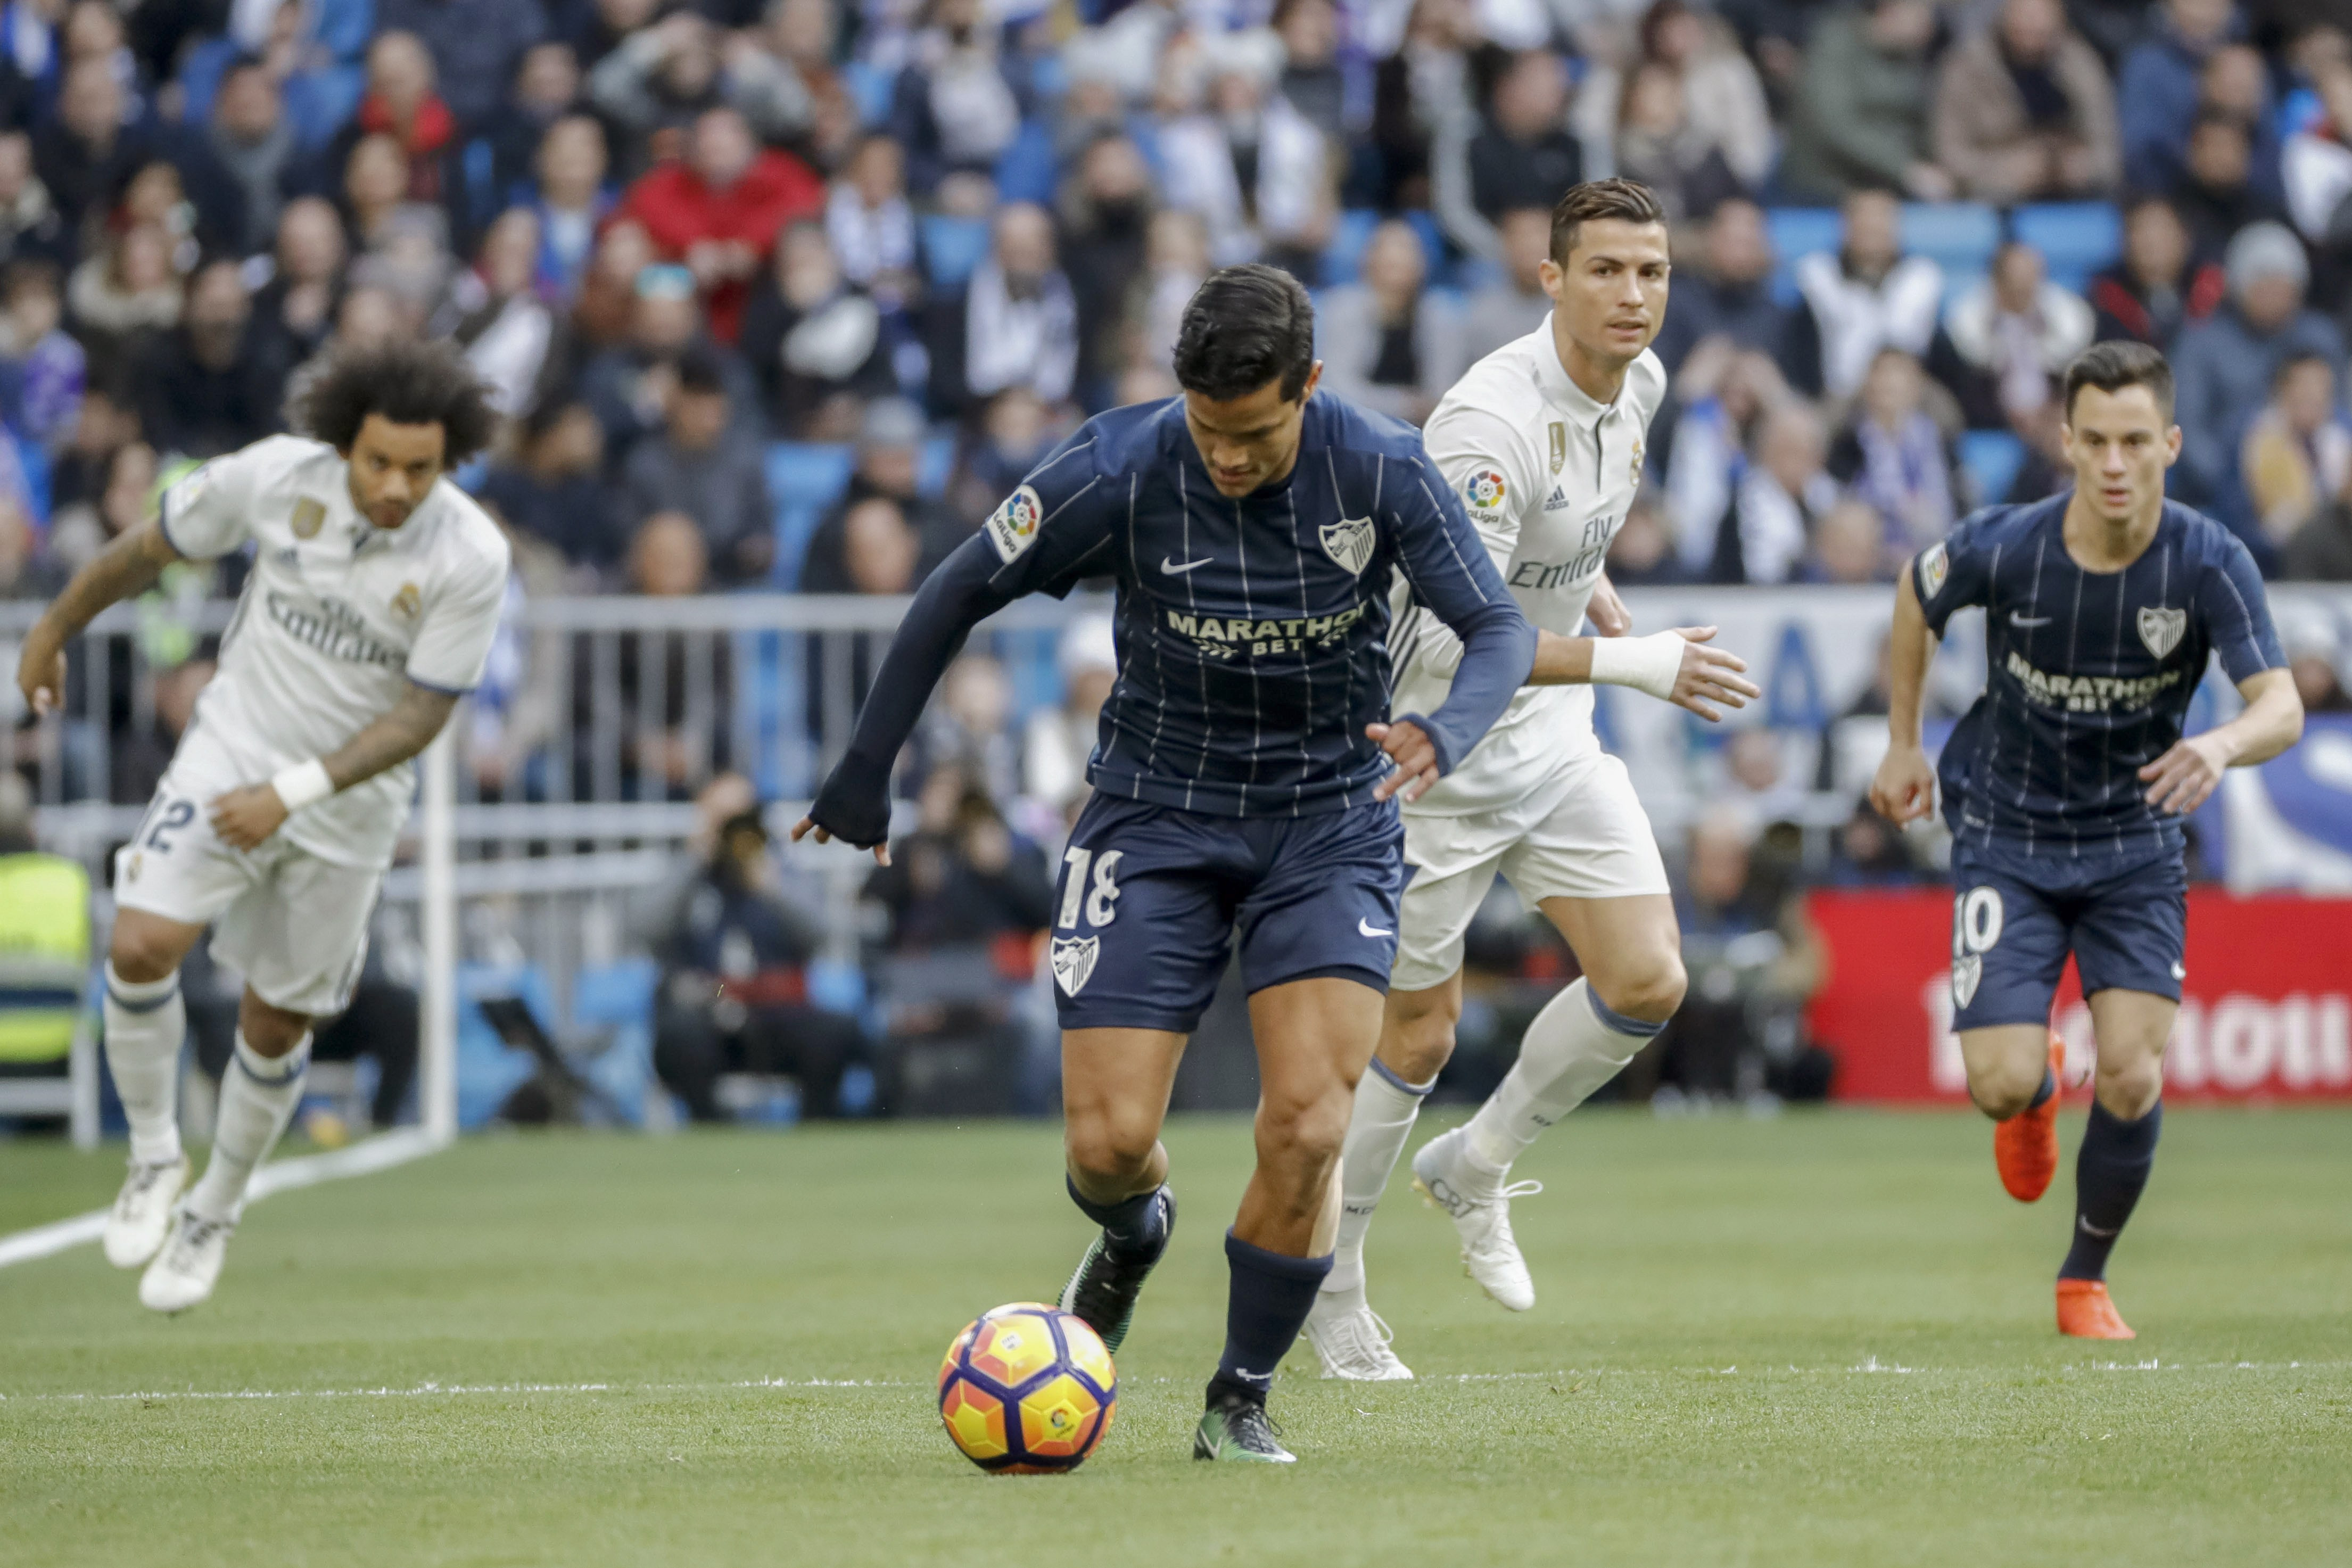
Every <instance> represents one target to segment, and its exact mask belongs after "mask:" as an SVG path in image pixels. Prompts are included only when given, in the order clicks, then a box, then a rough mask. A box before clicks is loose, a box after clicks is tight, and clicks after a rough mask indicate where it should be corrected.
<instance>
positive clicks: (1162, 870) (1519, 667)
mask: <svg viewBox="0 0 2352 1568" xmlns="http://www.w3.org/2000/svg"><path fill="white" fill-rule="evenodd" d="M1320 373H1321V366H1320V365H1319V364H1318V363H1316V361H1315V358H1314V309H1313V306H1312V304H1311V303H1310V302H1309V301H1308V300H1307V292H1306V290H1305V289H1302V288H1300V287H1299V286H1298V284H1297V281H1296V280H1295V279H1291V278H1289V277H1288V276H1287V275H1286V274H1284V273H1281V272H1277V271H1276V270H1274V269H1272V268H1265V267H1255V266H1251V267H1238V268H1228V269H1226V270H1225V271H1223V272H1220V273H1218V274H1216V275H1215V276H1214V277H1213V278H1211V279H1209V280H1208V281H1207V282H1206V283H1205V284H1203V285H1202V288H1201V289H1200V291H1199V292H1198V293H1197V294H1195V295H1194V296H1193V298H1192V302H1191V304H1190V305H1189V306H1188V307H1187V309H1186V310H1185V314H1184V320H1183V323H1182V328H1181V333H1180V337H1179V342H1178V346H1177V351H1176V374H1177V381H1178V383H1179V384H1181V386H1182V387H1183V388H1184V395H1182V396H1181V397H1180V398H1174V399H1171V400H1169V401H1167V402H1164V403H1155V404H1143V405H1135V406H1132V407H1128V408H1120V409H1116V410H1114V411H1112V412H1110V413H1108V414H1105V415H1101V416H1098V417H1097V418H1094V419H1092V420H1089V421H1087V424H1086V425H1085V426H1082V427H1081V428H1080V429H1079V430H1078V432H1077V433H1076V435H1075V436H1073V437H1071V438H1070V439H1069V440H1068V441H1066V442H1065V443H1063V444H1062V446H1060V447H1057V448H1056V449H1055V451H1054V452H1052V453H1050V454H1049V455H1048V456H1047V457H1046V458H1045V461H1044V462H1043V463H1041V464H1040V465H1039V466H1038V468H1036V470H1035V471H1034V473H1032V474H1031V475H1030V476H1029V478H1028V479H1027V481H1026V482H1024V484H1022V485H1021V487H1020V488H1019V489H1016V490H1014V491H1013V494H1012V496H1011V497H1009V498H1008V499H1007V500H1005V501H1004V503H1003V506H1001V507H1000V508H998V510H997V511H996V512H995V514H994V515H993V516H992V517H991V518H990V519H989V520H988V522H987V524H986V525H985V527H984V528H982V531H981V532H980V533H979V534H978V535H977V536H975V537H974V538H973V539H971V540H970V541H968V542H965V543H964V544H963V545H962V546H961V548H959V549H958V550H957V551H956V552H955V553H954V554H952V555H950V557H949V558H948V560H947V561H946V562H944V563H942V564H941V565H940V568H939V569H938V570H937V571H936V572H934V573H933V574H932V575H931V576H930V578H929V581H927V582H926V583H925V584H923V588H922V591H921V592H920V593H919V594H918V595H916V597H915V602H914V604H913V605H912V606H911V607H910V608H909V609H908V613H907V617H906V620H905V622H904V623H903V624H902V625H901V626H900V628H899V631H898V637H897V638H896V639H895V640H894V641H893V643H892V644H891V647H890V651H889V654H888V656H887V658H885V660H884V661H883V665H882V668H881V670H880V672H879V673H878V674H877V677H876V679H875V683H874V689H873V692H872V694H871V695H870V696H869V697H868V699H867V700H866V708H865V710H864V711H863V712H862V713H861V714H860V715H859V716H858V722H857V730H856V736H855V738H854V739H853V740H852V742H851V743H850V746H849V750H848V752H847V753H846V754H845V756H844V758H843V760H842V762H841V763H840V765H839V766H838V767H837V768H835V771H834V773H833V774H832V776H831V777H829V778H828V779H827V780H826V781H825V782H824V787H823V788H822V789H820V790H819V791H818V793H817V797H816V800H815V803H814V805H812V806H811V808H810V812H809V816H808V818H807V819H806V820H804V821H803V823H802V824H801V825H800V826H799V827H797V828H795V829H794V833H793V836H794V837H800V836H801V834H803V833H805V832H809V831H814V832H815V833H816V834H817V835H818V837H820V838H824V837H836V838H841V839H845V840H846V841H847V842H849V843H851V844H855V845H859V846H869V847H874V848H875V853H876V855H877V858H878V857H880V856H882V855H883V854H884V850H883V848H882V847H881V846H882V844H883V840H884V839H885V837H887V831H888V826H889V798H888V795H889V789H888V785H889V777H890V769H891V766H892V763H894V761H895V760H896V759H897V757H898V751H899V748H900V746H901V745H903V744H904V742H905V741H906V739H907V736H908V732H909V731H911V730H912V729H913V727H914V724H915V722H916V720H917V717H918V715H919V713H920V712H921V710H922V707H923V704H924V701H925V700H926V699H927V698H928V697H929V693H930V691H931V688H932V686H933V685H934V683H935V682H936V681H937V680H938V679H939V678H940V673H941V672H942V670H943V669H944V668H946V666H947V664H948V662H949V660H950V658H952V657H953V656H954V654H955V651H956V650H957V648H958V647H961V645H962V642H963V638H964V636H965V634H966V633H967V632H968V631H969V630H970V629H971V627H972V626H974V625H975V624H977V623H978V622H979V621H980V620H981V619H982V617H984V616H988V615H989V614H991V613H992V612H993V611H995V610H996V609H998V608H999V607H1000V606H1002V605H1004V604H1006V603H1008V602H1009V601H1011V600H1012V599H1013V598H1015V597H1017V596H1019V595H1024V594H1030V593H1039V592H1043V593H1050V594H1057V595H1058V594H1064V593H1066V592H1067V591H1068V590H1069V588H1070V586H1071V585H1072V584H1074V583H1076V581H1077V580H1078V579H1080V578H1084V577H1101V576H1109V577H1114V578H1115V579H1116V580H1117V584H1118V606H1117V614H1116V626H1117V631H1118V663H1119V673H1118V684H1117V685H1116V686H1115V687H1114V688H1113V689H1112V691H1111V696H1110V700H1108V702H1106V703H1105V704H1104V706H1103V711H1102V723H1101V729H1100V731H1099V735H1098V738H1097V742H1096V746H1095V752H1094V756H1093V758H1092V761H1091V763H1089V767H1088V777H1089V779H1090V780H1091V781H1092V783H1093V784H1094V791H1095V793H1094V797H1093V799H1092V800H1091V801H1090V802H1089V803H1088V805H1087V807H1086V809H1085V811H1084V813H1083V814H1082V815H1081V816H1079V818H1078V821H1077V824H1076V827H1075V828H1074V829H1073V830H1072V832H1071V835H1070V840H1069V845H1068V847H1067V849H1066V852H1065V854H1064V856H1063V861H1062V868H1061V874H1060V885H1059V889H1058V898H1057V900H1056V904H1055V921H1054V929H1053V933H1052V946H1051V949H1050V952H1049V961H1050V963H1051V965H1052V969H1053V976H1054V982H1055V992H1056V995H1055V1001H1056V1003H1057V1004H1058V1006H1059V1011H1060V1015H1061V1024H1062V1028H1063V1036H1062V1076H1063V1105H1064V1111H1065V1115H1066V1148H1067V1155H1068V1167H1069V1174H1068V1184H1069V1191H1070V1195H1071V1197H1072V1198H1073V1199H1074V1200H1075V1201H1076V1204H1077V1205H1078V1207H1079V1208H1080V1209H1082V1210H1084V1211H1085V1213H1086V1214H1087V1217H1088V1218H1090V1219H1092V1220H1094V1221H1095V1222H1096V1223H1097V1224H1098V1225H1099V1226H1101V1227H1102V1229H1101V1234H1100V1235H1099V1236H1098V1237H1097V1238H1096V1240H1095V1241H1094V1243H1093V1245H1092V1246H1091V1247H1089V1248H1088V1249H1087V1254H1086V1257H1085V1258H1083V1259H1082V1260H1081V1262H1080V1263H1079V1265H1078V1268H1077V1272H1076V1274H1075V1275H1074V1276H1073V1277H1072V1279H1071V1280H1070V1282H1069V1284H1068V1286H1067V1287H1066V1289H1065V1290H1064V1293H1063V1298H1062V1300H1063V1305H1064V1306H1065V1307H1066V1308H1068V1309H1069V1310H1072V1311H1075V1312H1076V1314H1077V1315H1078V1316H1079V1317H1081V1318H1083V1319H1085V1320H1086V1321H1087V1322H1089V1323H1090V1324H1092V1325H1093V1326H1094V1327H1095V1328H1096V1329H1097V1331H1100V1332H1101V1333H1102V1335H1103V1337H1104V1339H1105V1340H1106V1341H1107V1342H1108V1343H1109V1344H1110V1345H1111V1346H1112V1348H1113V1349H1117V1348H1118V1345H1119V1343H1120V1342H1121V1341H1122V1340H1123V1339H1124V1337H1125V1335H1126V1332H1127V1327H1128V1323H1129V1320H1130V1318H1131V1316H1132V1314H1133V1312H1134V1308H1135V1301H1136V1298H1137V1294H1138V1292H1139V1290H1140V1289H1141V1288H1142V1284H1143V1280H1144V1277H1145V1275H1147V1274H1148V1273H1149V1272H1150V1269H1151V1268H1152V1266H1153V1264H1155V1263H1156V1262H1157V1261H1158V1260H1159V1258H1160V1254H1161V1252H1162V1250H1163V1249H1164V1248H1165V1247H1166V1246H1167V1243H1168V1237H1169V1232H1170V1229H1171V1226H1172V1225H1173V1223H1174V1219H1175V1205H1174V1200H1173V1198H1172V1197H1171V1194H1170V1193H1169V1190H1168V1186H1167V1173H1168V1154H1167V1151H1166V1150H1165V1149H1164V1148H1163V1147H1162V1146H1161V1144H1160V1122H1161V1120H1162V1119H1163V1118H1164V1117H1165V1115H1166V1113H1167V1109H1168V1096H1169V1090H1170V1089H1171V1085H1172V1084H1173V1082H1174V1079H1175V1074H1176V1064H1177V1058H1179V1056H1180V1055H1181V1052H1182V1050H1183V1047H1184V1042H1185V1037H1186V1036H1187V1035H1189V1034H1190V1033H1191V1032H1192V1027H1193V1026H1194V1025H1195V1024H1196V1023H1198V1022H1199V1020H1200V1016H1201V1014H1202V1009H1203V1008H1204V1007H1206V1006H1207V1005H1208V1002H1209V999H1210V996H1211V994H1213V992H1214V991H1215V989H1216V985H1217V981H1218V978H1219V976H1220V975H1222V974H1223V972H1224V969H1225V964H1226V956H1227V952H1228V950H1229V947H1230V946H1231V944H1232V942H1233V940H1234V936H1235V934H1236V933H1238V935H1239V938H1240V946H1241V964H1242V974H1243V979H1244V984H1246V986H1247V988H1248V991H1249V1007H1250V1022H1251V1026H1252V1028H1253V1030H1254V1032H1255V1036H1256V1039H1257V1045H1258V1069H1259V1076H1260V1079H1261V1084H1262V1091H1261V1100H1260V1102H1259V1108H1258V1115H1257V1154H1258V1159H1257V1169H1256V1172H1255V1174H1254V1175H1253V1177H1252V1178H1251V1181H1250V1184H1249V1188H1248V1190H1247V1192H1246V1193H1245V1194H1244V1196H1243V1199H1242V1205H1241V1212H1240V1215H1238V1217H1237V1218H1236V1219H1235V1220H1234V1226H1233V1228H1232V1230H1231V1231H1230V1232H1229V1233H1228V1234H1227V1236H1226V1239H1225V1253H1226V1257H1227V1259H1228V1261H1229V1264H1230V1267H1231V1275H1232V1285H1231V1295H1230V1299H1229V1304H1228V1307H1227V1312H1226V1342H1225V1351H1224V1355H1223V1359H1222V1361H1221V1362H1220V1363H1219V1366H1218V1369H1217V1374H1216V1377H1215V1379H1214V1380H1213V1382H1212V1383H1211V1384H1209V1398H1208V1411H1207V1414H1206V1415H1204V1416H1203V1417H1202V1422H1201V1426H1200V1429H1199V1433H1198V1435H1197V1436H1196V1439H1195V1443H1194V1452H1195V1454H1196V1455H1198V1456H1199V1457H1201V1458H1218V1459H1256V1460H1271V1461H1275V1462H1283V1461H1287V1460H1288V1459H1289V1458H1291V1456H1290V1455H1289V1454H1288V1453H1287V1452H1286V1451H1285V1450H1284V1448H1283V1447H1282V1446H1281V1445H1280V1444H1279V1443H1278V1442H1277V1441H1276V1438H1275V1436H1274V1434H1273V1432H1272V1430H1271V1429H1270V1427H1269V1425H1268V1423H1267V1420H1266V1416H1265V1396H1266V1393H1267V1390H1268V1388H1269V1387H1270V1385H1271V1384H1272V1383H1273V1379H1274V1372H1275V1368H1276V1365H1277V1363H1280V1361H1281V1360H1282V1357H1283V1356H1284V1355H1285V1354H1286V1352H1288V1351H1289V1350H1290V1348H1291V1344H1292V1342H1293V1341H1294V1340H1296V1338H1297V1334H1298V1331H1299V1327H1300V1325H1301V1324H1302V1323H1303V1322H1304V1321H1306V1317H1307V1310H1308V1309H1309V1308H1310V1307H1311V1306H1312V1305H1313V1304H1314V1300H1315V1293H1316V1288H1317V1286H1318V1284H1319V1283H1320V1281H1321V1279H1322V1278H1323V1276H1324V1274H1325V1273H1326V1272H1327V1271H1328V1269H1329V1268H1330V1263H1331V1258H1330V1252H1331V1246H1332V1237H1333V1235H1334V1233H1335V1230H1336V1227H1337V1219H1338V1215H1337V1213H1336V1208H1337V1205H1336V1204H1335V1203H1333V1202H1332V1201H1330V1200H1332V1199H1333V1198H1335V1197H1336V1195H1337V1186H1336V1184H1335V1183H1334V1182H1333V1180H1332V1176H1333V1172H1334V1170H1335V1168H1336V1166H1337V1163H1338V1160H1339V1145H1340V1142H1341V1139H1342V1137H1343V1136H1344V1134H1345V1133H1346V1131H1347V1127H1348V1118H1349V1108H1350V1105H1351V1103H1352V1100H1353V1097H1354V1094H1355V1089H1356V1083H1357V1080H1358V1079H1360V1077H1361V1076H1362V1074H1363V1071H1364V1068H1365V1064H1366V1062H1367V1061H1368V1060H1369V1058H1370V1055H1371V1051H1372V1047H1373V1046H1374V1044H1375V1043H1376V1042H1377V1039H1378V1037H1379V1035H1380V1027H1381V1005H1382V998H1383V995H1384V994H1385V992H1386V990H1387V986H1388V976H1389V968H1390V965H1391V963H1392V961H1393V960H1394V958H1395V954H1396V928H1397V900H1398V896H1399V893H1400V891H1401V889H1402V881H1403V865H1402V843H1403V832H1402V826H1400V823H1399V819H1398V816H1397V807H1396V804H1395V801H1394V798H1393V797H1394V796H1395V795H1397V794H1398V793H1399V792H1400V791H1402V792H1404V793H1406V794H1407V795H1417V794H1418V793H1419V792H1420V791H1421V790H1422V789H1424V788H1426V787H1427V786H1428V785H1429V784H1433V783H1435V782H1436V780H1437V779H1438V777H1439V776H1441V775H1442V774H1443V773H1445V772H1446V771H1447V770H1448V769H1449V768H1450V767H1451V766H1452V765H1453V764H1454V763H1455V762H1458V761H1460V760H1461V759H1462V758H1464V757H1466V756H1467V755H1468V754H1469V752H1470V749H1471V748H1472V747H1473V746H1474V745H1475V744H1476V742H1477V741H1478V739H1479V737H1480V736H1481V735H1483V734H1484V733H1485V732H1486V728H1487V726H1488V725H1489V724H1491V723H1492V722H1493V721H1495V719H1496V717H1497V716H1498V715H1499V714H1501V712H1502V711H1503V710H1504V707H1505V706H1506V705H1507V703H1508V701H1509V700H1510V698H1511V696H1512V694H1513V692H1514V691H1515V690H1516V689H1517V688H1518V687H1519V686H1520V684H1521V683H1522V682H1524V681H1526V680H1527V679H1529V677H1530V674H1531V672H1532V666H1533V663H1534V659H1535V655H1536V648H1537V637H1536V633H1535V631H1534V629H1533V628H1532V627H1530V626H1528V622H1527V620H1526V619H1525V617H1524V616H1521V615H1520V613H1519V611H1518V608H1517V605H1516V604H1515V603H1514V601H1513V600H1512V597H1511V595H1510V593H1509V591H1508V590H1507V588H1505V587H1504V585H1503V583H1502V580H1501V578H1500V576H1499V575H1498V574H1496V570H1495V568H1494V565H1493V563H1492V561H1491V560H1490V558H1489V557H1488V555H1487V553H1486V550H1485V548H1484V547H1483V546H1482V545H1481V544H1480V543H1479V542H1478V537H1477V534H1476V532H1475V531H1474V530H1473V528H1472V526H1471V523H1470V521H1469V518H1468V516H1467V515H1466V514H1465V512H1464V510H1463V508H1462V504H1461V502H1460V501H1459V500H1457V499H1456V498H1455V496H1454V491H1453V489H1452V487H1450V486H1448V485H1447V484H1446V483H1445V482H1444V480H1443V479H1441V478H1440V477H1439V476H1438V474H1437V472H1436V470H1435V469H1434V468H1433V466H1432V465H1431V463H1430V461H1429V459H1428V458H1427V456H1426V455H1425V454H1424V453H1423V449H1422V444H1421V437H1420V436H1419V434H1418V433H1417V432H1415V431H1414V430H1412V429H1411V428H1410V427H1408V426H1404V425H1401V424H1398V423H1396V422H1394V421H1392V420H1390V419H1387V418H1384V417H1382V416H1378V415H1374V414H1369V413H1366V412H1364V411H1363V410H1360V409H1358V408H1354V407H1351V406H1349V405H1347V404H1345V403H1342V402H1340V401H1339V399H1337V398H1334V397H1331V396H1328V395H1318V393H1317V392H1316V391H1315V384H1316V381H1317V379H1318V376H1319V374H1320ZM1391 574H1402V576H1403V579H1404V581H1405V583H1406V584H1408V585H1409V586H1410V588H1411V590H1412V595H1413V597H1414V599H1415V600H1417V601H1418V602H1419V603H1420V604H1422V605H1426V606H1427V607H1428V609H1429V610H1430V611H1431V612H1432V613H1433V615H1435V616H1437V617H1438V618H1439V619H1440V620H1442V621H1444V623H1445V624H1446V625H1448V626H1451V627H1453V628H1454V631H1455V632H1456V633H1457V634H1458V635H1459V636H1460V637H1461V638H1462V641H1463V645H1464V651H1463V655H1462V662H1461V668H1460V670H1459V673H1457V674H1456V675H1455V677H1454V686H1453V690H1452V694H1451V695H1450V696H1449V697H1448V698H1447V699H1446V700H1445V701H1444V703H1443V705H1441V706H1440V707H1439V708H1438V709H1437V710H1435V711H1434V712H1432V713H1430V714H1427V715H1425V716H1424V715H1421V714H1411V715H1406V716H1402V717H1399V718H1395V719H1393V720H1392V719H1391V717H1390V715H1389V712H1388V695H1389V684H1390V666H1389V658H1388V652H1387V648H1386V637H1387V632H1388V626H1389V591H1390V585H1391ZM1567 641H1568V639H1559V642H1560V643H1561V644H1562V645H1563V647H1564V646H1565V644H1566V642H1567ZM1566 668H1567V665H1566V663H1565V661H1561V668H1559V669H1557V670H1552V671H1550V672H1549V674H1548V675H1547V679H1555V680H1556V679H1564V677H1565V673H1566ZM1723 695H1725V696H1728V695H1729V694H1728V693H1727V692H1726V693H1723Z"/></svg>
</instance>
